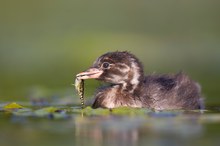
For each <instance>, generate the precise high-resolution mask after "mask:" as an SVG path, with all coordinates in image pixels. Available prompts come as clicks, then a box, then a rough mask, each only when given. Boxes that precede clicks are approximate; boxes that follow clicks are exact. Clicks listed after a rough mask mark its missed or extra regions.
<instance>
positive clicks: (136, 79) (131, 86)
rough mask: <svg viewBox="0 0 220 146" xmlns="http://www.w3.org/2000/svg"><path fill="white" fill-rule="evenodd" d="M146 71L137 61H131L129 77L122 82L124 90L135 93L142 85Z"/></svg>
mask: <svg viewBox="0 0 220 146" xmlns="http://www.w3.org/2000/svg"><path fill="white" fill-rule="evenodd" d="M143 79H144V73H143V68H142V66H141V65H140V64H139V63H137V62H132V63H131V71H130V72H129V74H128V79H127V80H126V81H125V82H124V83H123V84H122V90H123V91H126V92H129V93H135V91H136V90H137V89H138V88H139V87H140V86H141V85H142V83H143Z"/></svg>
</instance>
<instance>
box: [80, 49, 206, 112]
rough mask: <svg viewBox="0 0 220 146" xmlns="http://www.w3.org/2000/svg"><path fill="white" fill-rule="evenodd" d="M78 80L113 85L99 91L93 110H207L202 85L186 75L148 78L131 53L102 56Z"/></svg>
mask: <svg viewBox="0 0 220 146" xmlns="http://www.w3.org/2000/svg"><path fill="white" fill-rule="evenodd" d="M77 78H80V79H91V78H94V79H98V80H101V81H104V82H108V83H110V85H109V86H107V87H102V88H100V89H99V90H98V91H97V92H96V94H95V101H94V103H93V105H92V107H93V108H99V107H102V108H116V107H121V106H128V107H137V108H142V107H146V108H150V109H156V110H170V109H187V110H188V109H201V108H202V107H203V103H202V98H201V95H200V94H201V93H200V86H199V84H198V83H196V82H194V81H192V80H191V79H190V78H189V77H188V76H187V75H185V74H183V73H178V74H175V75H154V74H153V75H148V76H144V71H143V66H142V64H141V63H140V61H139V60H138V59H137V58H136V57H135V56H134V55H133V54H131V53H128V52H118V51H117V52H109V53H106V54H104V55H102V56H100V57H99V58H98V59H97V60H96V61H95V62H94V64H93V66H92V67H90V68H89V69H88V70H87V71H85V72H82V73H79V74H78V75H77Z"/></svg>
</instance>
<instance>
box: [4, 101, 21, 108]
mask: <svg viewBox="0 0 220 146" xmlns="http://www.w3.org/2000/svg"><path fill="white" fill-rule="evenodd" d="M22 108H24V107H23V106H21V105H19V104H17V103H16V102H12V103H9V104H7V105H5V106H4V107H3V109H22Z"/></svg>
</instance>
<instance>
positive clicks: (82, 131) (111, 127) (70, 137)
mask: <svg viewBox="0 0 220 146" xmlns="http://www.w3.org/2000/svg"><path fill="white" fill-rule="evenodd" d="M13 104H14V103H13ZM5 105H6V103H1V105H0V109H1V112H0V129H1V130H0V144H1V146H49V145H51V146H60V145H65V146H70V145H71V146H73V145H80V146H84V145H87V146H88V145H89V146H99V145H100V146H101V145H105V146H110V145H119V146H136V145H140V146H141V145H149V146H172V145H180V146H181V145H209V146H210V145H212V146H215V145H216V146H217V145H219V144H220V139H219V136H220V106H215V107H207V110H202V111H151V110H147V109H129V108H119V109H113V110H112V111H109V110H107V109H95V110H94V109H91V108H90V107H86V108H85V109H83V110H82V109H81V108H80V107H78V106H45V107H39V106H28V104H23V105H25V106H23V107H19V108H15V109H10V108H7V107H6V106H5ZM20 105H22V103H21V104H20Z"/></svg>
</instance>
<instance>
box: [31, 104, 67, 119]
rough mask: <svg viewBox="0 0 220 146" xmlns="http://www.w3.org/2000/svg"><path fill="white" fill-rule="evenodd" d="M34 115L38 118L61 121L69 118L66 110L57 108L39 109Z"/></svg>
mask: <svg viewBox="0 0 220 146" xmlns="http://www.w3.org/2000/svg"><path fill="white" fill-rule="evenodd" d="M34 115H35V116H36V117H48V118H51V119H60V118H67V117H68V115H67V114H66V112H65V111H64V110H61V109H59V108H56V107H46V108H42V109H38V110H36V111H34Z"/></svg>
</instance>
